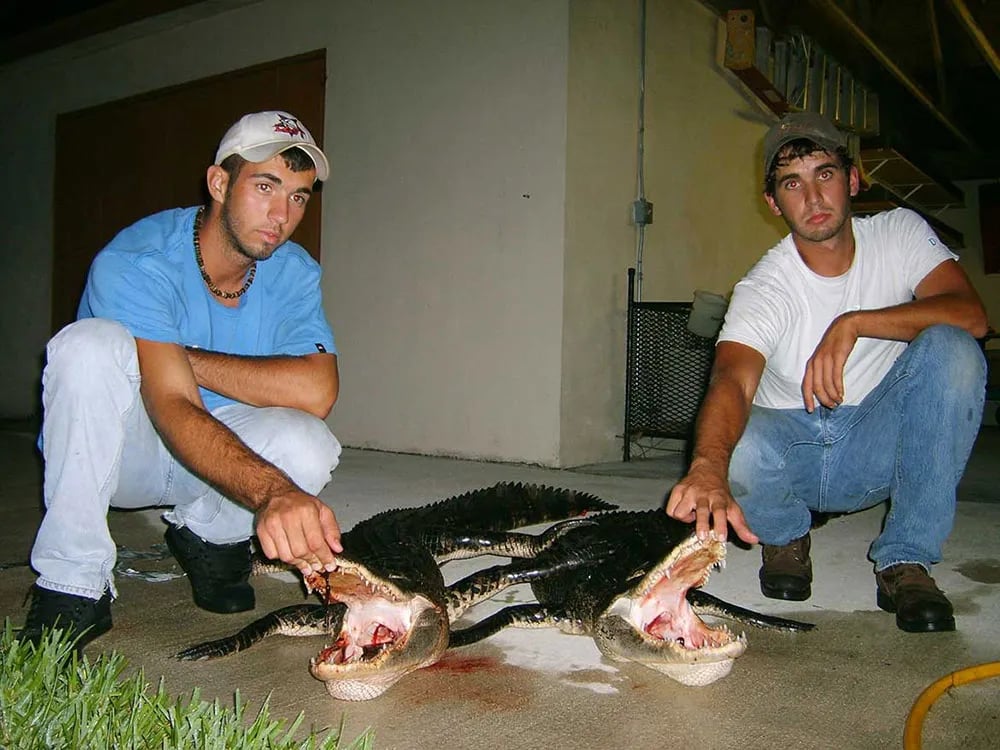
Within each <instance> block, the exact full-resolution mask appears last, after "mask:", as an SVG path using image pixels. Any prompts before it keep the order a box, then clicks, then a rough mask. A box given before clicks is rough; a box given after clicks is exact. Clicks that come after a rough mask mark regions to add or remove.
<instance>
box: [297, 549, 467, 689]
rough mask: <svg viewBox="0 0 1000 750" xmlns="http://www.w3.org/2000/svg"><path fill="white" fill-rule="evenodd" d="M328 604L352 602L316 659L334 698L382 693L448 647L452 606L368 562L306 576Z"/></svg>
mask: <svg viewBox="0 0 1000 750" xmlns="http://www.w3.org/2000/svg"><path fill="white" fill-rule="evenodd" d="M306 586H307V588H308V589H309V590H310V591H315V592H317V593H319V595H320V596H321V598H322V599H323V600H324V602H325V603H327V604H332V603H335V602H341V603H343V604H346V605H347V613H346V614H345V616H344V619H343V623H342V626H341V630H340V633H339V634H338V636H337V638H336V640H335V641H334V642H333V643H332V644H330V645H329V646H327V647H326V648H324V649H323V650H322V651H320V652H319V654H317V655H316V656H314V657H313V658H312V659H311V660H310V664H309V669H310V672H311V673H312V675H313V676H314V677H315V678H316V679H318V680H322V681H323V682H324V683H325V684H326V689H327V692H329V694H330V695H331V696H333V697H334V698H337V699H339V700H348V701H362V700H370V699H372V698H377V697H378V696H380V695H381V694H382V693H384V692H385V691H386V690H388V689H389V688H390V687H392V685H394V684H395V683H396V682H397V681H399V680H400V679H401V678H402V677H404V676H405V675H407V674H408V673H410V672H412V671H414V670H417V669H421V668H422V667H425V666H429V665H431V664H433V663H434V662H436V661H437V660H438V659H440V658H441V655H442V654H443V653H444V651H445V650H446V649H447V648H448V617H447V614H446V612H445V611H444V610H443V609H442V608H441V607H439V606H437V605H435V604H434V603H433V602H432V601H431V600H430V599H428V598H427V597H425V596H422V595H420V594H409V593H406V592H404V591H402V590H400V589H399V588H398V587H396V586H394V585H392V584H391V583H389V582H386V581H383V580H382V579H380V578H379V577H377V576H374V575H373V574H371V573H370V571H368V570H366V569H365V568H364V566H362V565H357V564H354V563H343V564H342V565H341V566H340V567H338V568H337V569H336V570H334V571H333V572H330V573H313V574H311V575H309V576H307V577H306Z"/></svg>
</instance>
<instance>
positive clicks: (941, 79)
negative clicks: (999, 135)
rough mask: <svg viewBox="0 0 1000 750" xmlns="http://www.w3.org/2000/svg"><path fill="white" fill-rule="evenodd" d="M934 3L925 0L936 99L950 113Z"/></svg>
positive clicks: (933, 0) (930, 0)
mask: <svg viewBox="0 0 1000 750" xmlns="http://www.w3.org/2000/svg"><path fill="white" fill-rule="evenodd" d="M935 3H937V0H927V23H928V25H930V27H931V51H932V52H933V53H934V73H935V75H936V76H937V86H938V92H937V93H938V99H939V100H940V101H941V108H942V109H943V110H944V111H945V112H947V113H949V114H951V106H950V104H949V102H948V81H947V79H946V78H945V75H944V52H943V51H942V50H941V31H940V29H938V22H937V10H936V9H935V7H934V6H935Z"/></svg>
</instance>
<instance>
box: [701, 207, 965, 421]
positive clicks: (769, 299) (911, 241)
mask: <svg viewBox="0 0 1000 750" xmlns="http://www.w3.org/2000/svg"><path fill="white" fill-rule="evenodd" d="M851 221H852V223H853V227H854V242H855V251H854V262H853V263H852V264H851V267H850V269H849V270H848V271H847V273H845V274H843V275H841V276H837V277H833V278H830V277H825V276H820V275H818V274H816V273H814V272H813V271H811V270H810V269H809V267H808V266H807V265H806V264H805V262H803V260H802V258H801V257H800V256H799V253H798V251H797V250H796V248H795V243H794V241H793V240H792V236H791V235H790V234H789V235H788V236H786V237H785V238H784V239H783V240H781V242H779V243H778V244H777V245H775V246H774V247H773V248H771V250H769V251H768V253H767V254H766V255H765V256H764V257H763V258H761V259H760V260H759V261H758V262H757V264H756V265H755V266H754V267H753V268H751V269H750V271H749V273H747V275H746V276H744V277H743V279H742V280H741V281H740V282H739V283H738V284H737V285H736V288H735V289H734V290H733V297H732V300H731V301H730V303H729V309H728V310H727V311H726V320H725V323H724V325H723V327H722V331H721V332H720V333H719V341H735V342H737V343H740V344H745V345H746V346H749V347H752V348H753V349H756V350H757V351H758V352H760V353H761V354H762V355H764V359H765V360H766V365H765V367H764V373H763V375H762V377H761V381H760V386H759V387H758V388H757V393H756V395H755V396H754V403H755V404H757V405H758V406H768V407H772V408H775V409H792V408H803V401H802V378H803V376H804V375H805V369H806V362H807V361H808V359H809V357H811V356H812V354H813V352H814V351H815V350H816V345H817V344H819V340H820V339H821V338H822V336H823V334H824V333H825V332H826V329H827V328H828V327H829V325H830V323H831V322H832V321H833V319H834V318H836V317H837V316H838V315H840V314H841V313H845V312H848V311H851V310H872V309H878V308H882V307H891V306H892V305H898V304H901V303H904V302H909V301H910V300H912V299H913V295H914V290H915V289H916V288H917V285H918V284H919V283H920V282H921V281H922V280H923V279H924V277H925V276H927V274H928V273H930V272H931V271H932V270H934V269H935V268H936V267H937V266H938V265H940V264H941V263H943V262H944V261H946V260H956V259H957V258H958V256H957V255H955V254H954V253H953V252H951V251H950V250H949V249H948V248H947V247H946V246H945V245H944V243H942V242H941V240H940V239H938V237H937V235H936V234H935V233H934V230H933V229H931V227H930V225H929V224H928V223H927V222H926V221H924V220H923V218H921V217H920V215H919V214H917V213H915V212H913V211H910V210H909V209H905V208H897V209H893V210H891V211H886V212H884V213H881V214H877V215H875V216H871V217H866V218H861V217H854V218H852V219H851ZM905 348H906V343H905V342H902V341H888V340H885V339H871V338H861V339H858V342H857V344H856V345H855V347H854V350H853V351H852V352H851V355H850V356H849V357H848V358H847V364H846V366H845V367H844V391H845V393H844V403H845V404H858V403H860V402H861V400H862V399H863V398H864V397H865V396H866V395H867V394H868V393H869V391H871V390H872V389H873V388H874V387H875V386H876V385H878V383H879V382H880V381H881V380H882V378H883V377H884V376H885V374H886V373H887V372H888V371H889V368H890V367H892V364H893V363H894V362H895V361H896V358H897V357H898V356H899V355H900V354H901V353H902V351H903V350H904V349H905Z"/></svg>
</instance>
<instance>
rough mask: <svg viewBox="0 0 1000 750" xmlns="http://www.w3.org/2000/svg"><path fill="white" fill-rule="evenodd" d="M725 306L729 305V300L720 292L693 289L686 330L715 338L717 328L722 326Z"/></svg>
mask: <svg viewBox="0 0 1000 750" xmlns="http://www.w3.org/2000/svg"><path fill="white" fill-rule="evenodd" d="M727 307H729V300H727V299H726V298H725V297H723V296H722V295H721V294H715V293H713V292H706V291H703V290H701V289H697V290H695V293H694V302H693V303H692V304H691V314H690V315H689V316H688V325H687V327H688V330H689V331H691V333H693V334H694V335H695V336H704V337H705V338H707V339H713V338H715V337H716V336H717V335H718V333H719V329H720V328H722V321H723V319H724V318H725V317H726V308H727Z"/></svg>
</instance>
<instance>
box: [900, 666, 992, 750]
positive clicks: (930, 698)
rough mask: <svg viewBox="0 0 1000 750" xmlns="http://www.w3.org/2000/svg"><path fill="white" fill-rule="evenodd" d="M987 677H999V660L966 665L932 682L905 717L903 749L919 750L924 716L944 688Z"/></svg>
mask: <svg viewBox="0 0 1000 750" xmlns="http://www.w3.org/2000/svg"><path fill="white" fill-rule="evenodd" d="M989 677H1000V661H992V662H987V663H986V664H980V665H978V666H975V667H966V668H965V669H959V670H958V671H957V672H952V673H951V674H948V675H945V676H944V677H942V678H941V679H940V680H937V681H935V682H932V683H931V684H930V685H929V686H928V687H927V688H926V689H925V690H924V692H922V693H921V694H920V695H919V696H917V699H916V700H915V701H914V702H913V708H911V709H910V715H909V716H907V717H906V727H905V728H904V729H903V750H920V730H921V729H922V728H923V726H924V717H926V716H927V712H928V711H929V710H930V708H931V704H933V703H934V701H936V700H937V699H938V698H940V697H941V694H942V693H944V692H945V691H946V690H948V689H950V688H952V687H956V686H958V685H965V684H966V683H969V682H976V681H978V680H985V679H987V678H989Z"/></svg>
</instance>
